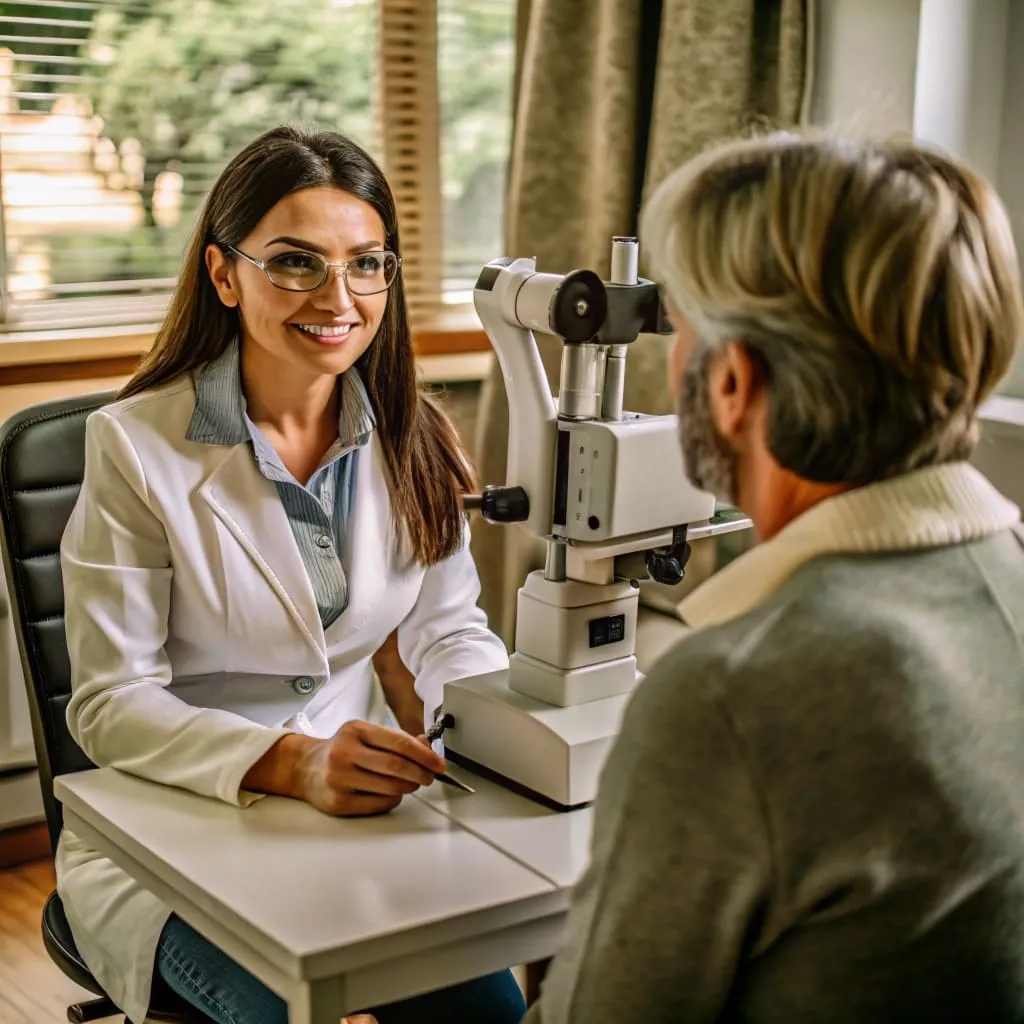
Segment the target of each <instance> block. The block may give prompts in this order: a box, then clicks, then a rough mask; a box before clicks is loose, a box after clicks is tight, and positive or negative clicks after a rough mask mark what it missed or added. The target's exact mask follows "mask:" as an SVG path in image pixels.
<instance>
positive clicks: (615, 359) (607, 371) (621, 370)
mask: <svg viewBox="0 0 1024 1024" xmlns="http://www.w3.org/2000/svg"><path fill="white" fill-rule="evenodd" d="M625 390H626V346H625V345H612V346H611V348H610V349H609V350H608V361H607V362H606V363H605V368H604V394H603V395H602V396H601V419H603V420H621V419H622V402H623V397H622V396H623V394H624V393H625Z"/></svg>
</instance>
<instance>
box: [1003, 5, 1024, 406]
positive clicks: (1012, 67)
mask: <svg viewBox="0 0 1024 1024" xmlns="http://www.w3.org/2000/svg"><path fill="white" fill-rule="evenodd" d="M1006 46H1007V51H1006V53H1007V56H1006V68H1005V79H1004V82H1005V84H1004V92H1003V109H1002V124H1001V132H1000V141H1001V149H1000V153H999V169H998V176H997V179H996V181H997V184H998V187H999V192H1000V194H1001V195H1002V197H1003V201H1004V202H1005V203H1006V205H1007V208H1008V209H1009V211H1010V216H1011V217H1012V218H1013V230H1014V237H1015V238H1016V240H1017V251H1018V252H1019V253H1021V259H1022V260H1024V128H1022V124H1021V114H1022V112H1024V0H1010V10H1009V17H1008V19H1007V26H1006ZM1002 391H1003V393H1004V394H1007V395H1014V396H1015V397H1017V398H1024V351H1022V352H1020V353H1019V354H1018V356H1017V362H1016V364H1015V366H1014V369H1013V371H1012V373H1011V374H1010V377H1009V379H1008V380H1007V382H1006V384H1005V385H1004V387H1003V388H1002Z"/></svg>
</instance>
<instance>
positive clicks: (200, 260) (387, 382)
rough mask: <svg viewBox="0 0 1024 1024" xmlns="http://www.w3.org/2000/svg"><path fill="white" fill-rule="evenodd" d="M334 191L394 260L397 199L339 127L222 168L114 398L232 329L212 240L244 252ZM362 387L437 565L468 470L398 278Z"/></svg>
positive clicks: (458, 532) (419, 536)
mask: <svg viewBox="0 0 1024 1024" xmlns="http://www.w3.org/2000/svg"><path fill="white" fill-rule="evenodd" d="M323 186H329V187H333V188H339V189H342V190H343V191H345V192H348V193H350V194H351V195H354V196H357V197H358V198H360V199H362V200H364V201H365V202H367V203H369V204H370V205H371V206H372V207H373V208H374V209H375V210H376V211H377V213H378V214H379V215H380V219H381V221H382V222H383V224H384V231H385V245H386V246H387V248H388V249H390V250H391V251H392V252H394V253H395V254H396V255H399V256H400V255H401V247H400V244H399V237H398V216H397V213H396V210H395V201H394V198H393V196H392V194H391V189H390V187H389V186H388V183H387V179H386V178H385V177H384V175H383V173H382V172H381V170H380V168H379V167H378V166H377V164H376V163H375V162H374V160H373V159H372V158H371V157H370V156H369V154H368V153H366V152H365V150H363V149H362V148H361V147H360V146H358V145H356V143H354V142H353V141H352V140H351V139H348V138H346V137H345V136H343V135H339V134H337V133H336V132H322V131H306V130H303V129H300V128H295V127H291V126H288V125H284V126H281V127H278V128H273V129H271V130H270V131H268V132H265V133H264V134H263V135H261V136H260V137H259V138H257V139H256V140H255V141H254V142H252V143H250V144H249V145H248V146H246V148H245V149H243V150H242V152H241V153H239V154H238V155H237V156H236V157H235V158H234V159H233V160H232V161H231V162H230V163H229V164H228V166H227V167H226V168H225V169H224V171H223V173H222V174H221V175H220V177H219V178H218V179H217V182H216V184H215V185H214V186H213V189H212V190H211V191H210V194H209V196H208V197H207V199H206V202H205V204H204V205H203V209H202V212H201V214H200V216H199V221H198V223H197V224H196V227H195V231H194V232H193V234H192V238H191V240H190V242H189V245H188V248H187V249H186V250H185V255H184V258H183V261H182V266H181V270H180V273H179V275H178V282H177V286H176V288H175V290H174V295H173V297H172V299H171V303H170V307H169V308H168V311H167V316H166V318H165V319H164V322H163V325H162V326H161V328H160V331H159V333H158V334H157V336H156V341H155V343H154V345H153V348H152V349H151V350H150V351H149V352H148V353H147V354H146V356H145V357H144V358H143V360H142V363H141V364H140V366H139V368H138V370H137V371H136V373H135V375H134V376H133V377H132V379H131V380H130V381H129V382H128V383H127V384H126V385H125V387H124V388H123V390H122V391H121V394H120V397H122V398H124V397H127V396H129V395H134V394H138V392H140V391H145V390H147V389H149V388H155V387H159V386H160V385H162V384H167V383H168V382H170V381H172V380H174V379H176V378H178V377H180V376H181V375H182V374H186V373H192V372H194V371H196V370H197V369H198V368H199V367H200V366H202V365H203V364H204V363H207V362H209V361H210V360H212V359H216V358H217V356H219V355H220V354H221V353H222V352H223V351H224V350H225V349H226V348H227V346H228V345H229V344H230V343H231V341H232V339H233V338H234V337H235V336H236V335H237V334H238V330H239V323H238V312H237V310H235V309H229V308H228V307H226V306H224V305H223V304H222V303H221V301H220V299H219V298H218V297H217V292H216V290H215V289H214V287H213V283H212V282H211V280H210V277H209V274H208V273H207V271H206V263H205V252H206V248H207V246H208V245H210V244H215V245H220V246H222V247H227V246H237V245H240V244H241V242H242V239H244V238H245V237H246V236H247V235H248V234H249V233H250V232H251V231H252V230H253V229H254V228H255V227H256V225H257V224H258V223H259V222H260V221H261V220H262V219H263V217H264V216H265V215H266V214H267V213H268V212H269V211H270V210H271V209H272V208H273V207H274V206H275V205H276V204H277V203H278V202H279V201H280V200H281V199H283V198H284V197H285V196H288V195H291V194H292V193H293V192H298V191H299V190H300V189H306V188H315V187H323ZM356 365H357V366H358V368H359V372H360V374H361V376H362V379H363V382H364V384H365V385H366V390H367V393H368V394H369V397H370V402H371V404H372V406H373V411H374V415H375V416H376V419H377V433H378V436H379V439H380V444H381V447H382V449H383V451H384V459H385V463H386V465H387V479H388V492H389V495H390V498H391V509H392V514H393V516H394V519H395V522H396V524H397V525H398V528H399V531H400V533H402V534H404V538H405V540H406V541H407V543H408V545H409V547H410V549H411V553H412V556H413V557H414V558H415V559H416V560H417V561H419V562H421V563H422V564H424V565H433V564H435V563H436V562H440V561H442V560H443V559H445V558H447V557H448V556H450V555H452V554H454V553H455V552H456V551H457V550H458V549H459V547H460V546H461V544H462V539H463V511H462V493H463V492H464V491H468V490H472V489H473V487H474V479H473V472H472V469H471V468H470V465H469V460H468V458H467V456H466V453H465V451H464V449H463V447H462V445H461V444H460V442H459V438H458V436H457V434H456V433H455V430H454V428H453V427H452V425H451V422H450V421H449V420H448V418H447V416H445V414H444V413H443V412H442V411H441V409H440V408H439V407H438V406H437V405H436V404H435V403H434V402H433V401H432V400H431V399H430V398H429V397H427V395H425V394H424V393H423V392H422V391H421V390H420V387H419V384H418V382H417V379H416V366H415V359H414V355H413V347H412V335H411V333H410V330H409V319H408V314H407V311H406V306H405V294H404V292H403V290H402V279H401V275H399V277H398V279H397V280H396V281H395V283H394V284H393V285H392V287H391V290H390V292H389V294H388V303H387V308H386V310H385V313H384V319H383V320H382V322H381V325H380V329H379V330H378V331H377V336H376V337H375V338H374V340H373V342H372V343H371V345H370V347H369V348H368V349H367V350H366V352H365V353H363V355H362V356H361V357H360V358H359V361H358V362H357V364H356Z"/></svg>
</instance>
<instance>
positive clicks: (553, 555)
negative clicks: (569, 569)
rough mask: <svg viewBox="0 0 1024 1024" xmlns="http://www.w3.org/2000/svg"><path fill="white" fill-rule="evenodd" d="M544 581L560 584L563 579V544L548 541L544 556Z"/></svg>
mask: <svg viewBox="0 0 1024 1024" xmlns="http://www.w3.org/2000/svg"><path fill="white" fill-rule="evenodd" d="M544 579H546V580H551V581H552V582H553V583H561V582H562V581H563V580H564V579H565V542H564V541H560V540H552V539H550V538H549V539H548V542H547V550H546V552H545V554H544Z"/></svg>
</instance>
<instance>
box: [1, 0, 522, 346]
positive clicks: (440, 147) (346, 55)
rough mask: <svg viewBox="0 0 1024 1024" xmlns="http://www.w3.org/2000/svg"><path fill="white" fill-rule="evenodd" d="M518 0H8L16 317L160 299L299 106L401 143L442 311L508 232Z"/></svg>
mask: <svg viewBox="0 0 1024 1024" xmlns="http://www.w3.org/2000/svg"><path fill="white" fill-rule="evenodd" d="M515 7H516V0H15V2H0V217H2V221H0V241H2V248H0V257H2V259H0V286H2V292H3V307H2V325H0V326H2V328H4V329H7V330H11V329H14V330H19V331H23V330H33V329H40V330H45V329H63V328H92V327H101V326H108V325H122V324H149V323H154V322H155V321H156V320H158V319H159V317H160V314H161V312H162V310H163V308H164V306H165V305H166V301H167V297H168V294H169V292H170V289H171V288H172V287H173V283H174V275H175V273H176V269H177V263H178V259H179V256H180V253H181V251H182V248H183V246H184V244H185V240H186V238H187V236H188V234H189V231H190V230H191V228H192V225H193V222H194V219H195V215H196V213H197V210H198V208H199V206H200V204H201V203H202V200H203V197H204V196H205V194H206V192H207V190H208V189H209V187H210V185H211V184H212V182H213V180H214V179H215V178H216V176H217V174H218V173H219V171H220V169H221V168H222V167H223V165H224V164H225V163H226V162H227V160H228V159H230V157H231V156H232V155H233V154H234V153H235V152H236V151H237V150H238V149H240V148H241V147H242V146H243V145H245V143H247V142H248V141H249V140H250V139H251V138H253V136H255V135H256V134H257V133H258V132H260V131H262V130H263V129H265V128H268V127H270V126H272V125H274V124H277V123H280V122H282V121H293V122H303V123H315V124H318V125H321V126H323V127H334V128H338V129H340V130H341V131H344V132H346V133H347V134H349V135H351V136H353V137H354V138H355V139H357V140H358V141H359V142H361V143H362V144H363V145H364V146H366V147H367V148H368V149H369V150H370V151H371V152H372V153H373V154H374V155H375V157H377V159H378V160H379V161H380V162H381V164H382V166H383V167H384V170H385V172H386V173H387V174H388V177H389V179H390V180H391V182H392V186H393V188H394V190H395V194H396V200H397V201H398V205H399V214H400V218H401V223H402V232H403V248H404V255H405V269H404V271H403V273H404V276H405V282H406V289H407V291H408V292H409V297H410V306H411V308H412V310H413V315H414V318H415V319H416V321H417V322H418V323H419V324H420V325H423V324H429V323H431V322H432V321H435V320H436V319H437V318H438V316H439V315H440V314H442V313H443V312H444V311H445V310H448V309H452V308H456V307H459V306H460V304H463V305H464V304H465V303H467V302H468V301H469V298H470V292H471V288H472V281H473V280H474V279H475V276H476V272H477V270H478V269H479V267H480V265H481V264H482V263H484V262H486V261H487V260H489V259H492V258H493V257H494V256H496V255H500V254H501V239H502V230H501V226H502V216H503V196H504V174H505V161H506V159H507V154H508V147H509V142H510V136H511V121H512V78H513V63H514V37H515V27H514V22H515Z"/></svg>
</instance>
